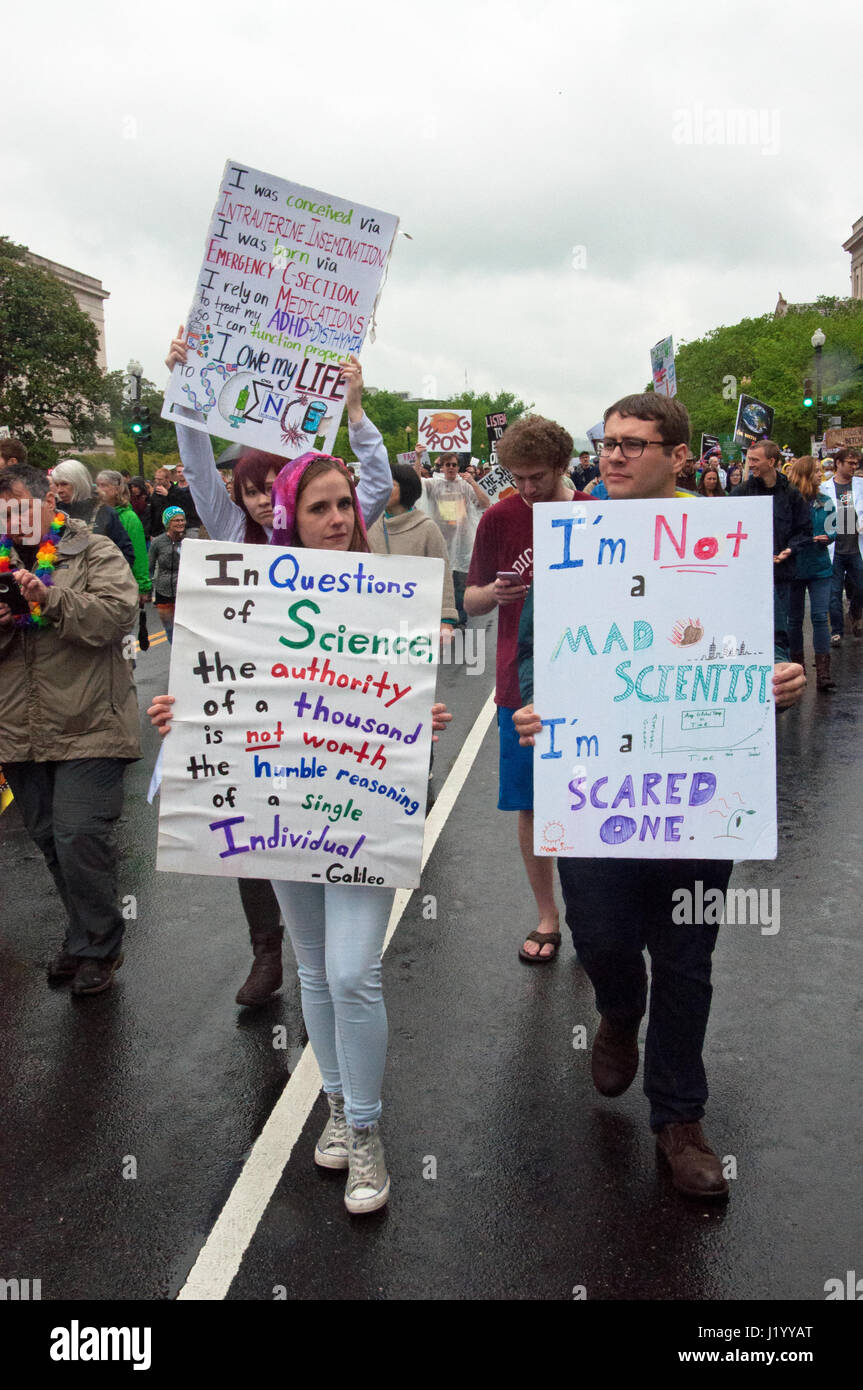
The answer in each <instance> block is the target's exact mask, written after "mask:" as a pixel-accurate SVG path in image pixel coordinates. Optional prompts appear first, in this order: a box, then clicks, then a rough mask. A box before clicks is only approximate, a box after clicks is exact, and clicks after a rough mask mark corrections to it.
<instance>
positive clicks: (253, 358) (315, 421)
mask: <svg viewBox="0 0 863 1390" xmlns="http://www.w3.org/2000/svg"><path fill="white" fill-rule="evenodd" d="M397 227H398V218H396V217H393V216H392V215H391V214H390V213H386V212H378V211H377V210H376V209H374V208H366V207H362V206H360V205H359V204H358V203H354V202H351V201H348V200H347V199H344V198H336V197H333V196H332V195H330V194H328V193H319V192H318V191H317V190H316V189H313V188H303V187H301V186H300V185H299V184H295V183H289V182H288V181H287V180H286V179H280V178H275V177H274V176H273V175H271V174H264V173H261V171H260V170H258V169H250V168H249V167H248V166H247V165H245V164H238V163H234V162H232V161H231V160H229V161H228V163H227V164H226V165H225V171H224V174H223V177H222V183H221V186H220V190H219V196H218V198H217V199H216V205H215V208H214V209H213V215H212V218H211V219H210V226H209V230H208V232H207V239H206V243H205V251H204V260H203V265H202V267H201V273H200V275H199V277H198V284H197V286H196V289H195V296H194V299H193V300H192V307H191V310H190V312H189V318H188V321H187V325H186V327H187V333H188V336H189V353H188V361H187V363H186V365H185V366H183V365H182V364H179V365H178V366H176V367H175V368H174V370H173V372H172V373H171V377H170V380H169V382H168V388H167V390H166V392H165V403H164V407H163V410H162V415H163V417H164V418H165V419H170V420H173V421H174V422H175V423H176V422H177V421H178V420H180V421H182V422H183V423H184V424H187V425H191V426H192V427H193V428H195V429H199V430H204V431H207V432H208V433H210V434H214V435H217V436H219V437H220V438H230V439H236V440H238V441H239V442H241V443H243V444H248V445H250V446H251V447H252V448H255V449H263V450H265V451H267V452H269V453H273V454H282V455H284V456H285V457H286V458H296V457H297V455H299V454H301V453H303V452H305V450H307V449H313V448H320V449H323V450H324V451H325V452H327V451H330V450H332V448H333V447H334V445H335V439H336V434H337V432H338V428H339V424H340V421H341V417H342V406H343V401H344V396H345V387H344V385H343V383H342V382H341V381H340V380H339V370H340V363H342V362H344V361H346V360H347V357H348V355H349V354H350V353H358V352H359V350H360V348H361V347H362V344H363V339H364V338H365V335H366V330H367V328H368V325H369V321H370V319H371V316H372V314H373V311H374V307H375V304H376V301H377V296H378V294H379V292H380V288H381V283H382V280H383V276H384V272H385V270H386V265H387V261H388V260H389V256H390V252H391V250H392V243H393V239H394V237H395V234H396V229H397Z"/></svg>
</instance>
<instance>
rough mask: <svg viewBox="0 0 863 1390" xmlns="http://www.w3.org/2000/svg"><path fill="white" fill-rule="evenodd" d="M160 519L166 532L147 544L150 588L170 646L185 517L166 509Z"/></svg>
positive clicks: (171, 508)
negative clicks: (148, 545) (148, 546)
mask: <svg viewBox="0 0 863 1390" xmlns="http://www.w3.org/2000/svg"><path fill="white" fill-rule="evenodd" d="M163 517H164V522H165V530H164V531H163V532H162V534H161V535H159V536H156V538H155V540H153V541H151V542H150V551H149V556H148V568H149V573H150V580H151V582H152V586H153V603H154V604H155V605H156V608H157V610H158V613H159V617H160V618H161V619H162V626H163V628H164V629H165V636H166V637H167V639H168V641H169V642H173V640H174V608H175V606H176V602H177V581H178V579H179V575H180V550H181V547H182V544H183V537H184V535H185V532H186V514H185V512H184V511H183V508H182V507H166V508H165V511H164V513H163Z"/></svg>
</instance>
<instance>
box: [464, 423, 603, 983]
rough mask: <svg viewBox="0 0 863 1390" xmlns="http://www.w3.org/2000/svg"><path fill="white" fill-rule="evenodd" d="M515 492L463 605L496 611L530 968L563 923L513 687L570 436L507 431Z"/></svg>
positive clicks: (479, 558) (502, 720)
mask: <svg viewBox="0 0 863 1390" xmlns="http://www.w3.org/2000/svg"><path fill="white" fill-rule="evenodd" d="M497 451H498V457H499V459H500V462H501V463H502V464H503V466H504V468H506V469H508V471H509V472H510V473H511V474H512V477H513V481H514V482H515V485H516V487H517V488H518V492H517V494H516V495H515V496H513V497H506V498H504V500H503V501H501V502H496V503H495V505H494V507H492V508H491V510H490V511H487V512H486V513H485V515H484V516H483V517H482V519H481V521H480V523H479V528H478V530H477V535H476V543H475V545H474V552H473V559H472V560H471V565H470V571H469V573H468V579H467V588H466V590H465V596H464V604H465V608H466V609H467V612H468V613H470V614H471V615H476V616H481V615H482V614H484V613H491V612H493V610H494V609H495V608H498V609H499V610H500V611H499V614H498V626H497V669H496V676H495V695H494V698H495V704H496V705H497V707H498V710H497V724H498V739H499V749H500V762H499V796H498V803H497V804H498V810H499V811H517V812H518V843H519V848H520V849H521V855H522V859H523V861H524V867H525V871H526V873H527V878H528V882H529V884H530V887H531V890H532V892H533V896H534V899H535V902H536V908H537V912H538V914H539V924H538V926H537V927H536V929H535V930H534V931H531V932H528V933H527V936H526V939H525V940H524V944H523V945H522V947H521V949H520V950H519V956H520V957H521V959H522V960H524V961H526V962H528V963H535V962H539V963H545V962H547V961H552V960H554V958H555V956H556V955H557V952H558V948H559V946H560V930H559V927H560V923H559V915H558V910H557V904H556V903H555V901H554V864H553V863H552V861H551V859H548V858H546V857H544V856H538V855H535V854H534V852H533V757H532V754H531V753H530V752H529V751H528V750H524V749H522V748H520V747H519V742H518V735H517V734H516V732H515V730H514V728H513V723H512V718H513V714H514V713H515V711H516V710H517V709H518V708H519V706H520V705H521V704H522V700H521V696H520V693H519V688H518V661H517V651H516V648H517V640H518V620H519V616H520V614H521V609H522V604H523V602H524V596H525V594H526V593H527V586H528V585H529V584H530V583H531V579H532V575H533V513H532V508H533V506H534V504H535V503H536V502H568V501H572V500H577V499H578V498H584V497H585V496H586V494H584V493H581V492H576V493H572V492H569V491H568V490H567V488H566V487H565V486H564V481H563V475H564V473H565V472H566V469H567V466H568V464H569V460H570V458H571V457H572V437H571V436H570V435H569V434H567V432H566V430H565V429H563V428H562V427H561V426H560V425H558V424H555V422H554V421H553V420H546V419H543V417H542V416H540V415H534V416H524V417H523V418H522V419H520V420H516V421H514V422H513V424H511V425H509V426H508V427H507V429H506V432H505V433H504V434H503V435H502V436H501V438H500V439H499V441H498V446H497Z"/></svg>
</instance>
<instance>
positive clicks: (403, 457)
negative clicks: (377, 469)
mask: <svg viewBox="0 0 863 1390" xmlns="http://www.w3.org/2000/svg"><path fill="white" fill-rule="evenodd" d="M416 461H417V451H416V449H406V450H405V452H404V453H403V454H396V463H402V464H405V465H406V467H408V468H413V467H414V465H415V464H416Z"/></svg>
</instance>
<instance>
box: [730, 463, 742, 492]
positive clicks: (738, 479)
mask: <svg viewBox="0 0 863 1390" xmlns="http://www.w3.org/2000/svg"><path fill="white" fill-rule="evenodd" d="M742 482H743V469H742V467H741V465H740V464H739V463H729V465H728V478H727V482H726V491H727V492H731V491H732V489H733V488H736V487H739V486H740V484H741V483H742Z"/></svg>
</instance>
